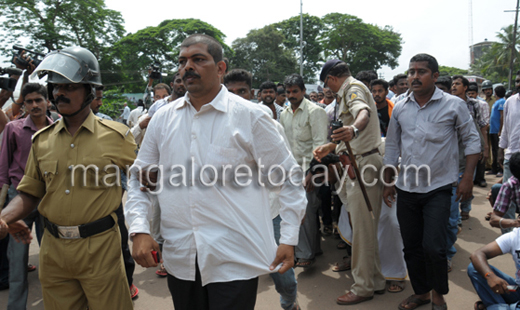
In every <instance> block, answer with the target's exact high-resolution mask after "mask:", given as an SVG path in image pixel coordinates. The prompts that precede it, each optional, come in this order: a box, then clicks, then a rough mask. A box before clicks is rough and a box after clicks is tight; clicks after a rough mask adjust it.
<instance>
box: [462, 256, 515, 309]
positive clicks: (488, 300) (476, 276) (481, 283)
mask: <svg viewBox="0 0 520 310" xmlns="http://www.w3.org/2000/svg"><path fill="white" fill-rule="evenodd" d="M489 267H491V270H492V271H493V273H494V274H495V275H497V276H498V277H500V278H502V279H504V280H506V282H507V283H509V284H511V285H516V282H515V279H513V278H512V277H510V276H509V275H507V274H505V273H503V272H502V271H500V270H499V269H497V268H495V267H494V266H491V265H489ZM468 277H469V279H470V280H471V284H473V287H474V288H475V291H476V292H477V294H478V297H480V300H482V302H483V303H484V305H485V306H486V307H487V309H515V308H516V305H517V303H518V301H520V290H517V291H516V292H510V293H509V294H503V295H499V294H497V293H495V292H493V291H491V288H490V287H489V285H488V283H487V280H486V279H485V278H484V277H483V276H482V275H481V274H480V273H478V271H477V270H476V269H475V267H474V266H473V264H472V263H470V264H469V266H468ZM508 305H511V306H512V307H508Z"/></svg>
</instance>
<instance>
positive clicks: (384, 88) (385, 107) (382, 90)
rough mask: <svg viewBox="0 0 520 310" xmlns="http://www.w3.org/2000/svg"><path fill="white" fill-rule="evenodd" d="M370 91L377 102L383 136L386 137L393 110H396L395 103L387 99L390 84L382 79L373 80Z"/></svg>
mask: <svg viewBox="0 0 520 310" xmlns="http://www.w3.org/2000/svg"><path fill="white" fill-rule="evenodd" d="M370 91H371V92H372V96H373V97H374V101H375V102H376V107H377V115H378V116H379V126H380V127H381V135H382V136H383V137H386V131H387V129H388V123H390V116H392V110H393V109H394V103H393V102H392V101H390V100H389V99H388V98H386V96H387V95H388V82H387V81H385V80H380V79H377V80H373V81H372V82H370Z"/></svg>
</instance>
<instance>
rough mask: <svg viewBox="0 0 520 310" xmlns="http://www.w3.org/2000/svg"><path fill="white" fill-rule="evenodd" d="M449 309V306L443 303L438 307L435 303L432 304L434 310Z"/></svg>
mask: <svg viewBox="0 0 520 310" xmlns="http://www.w3.org/2000/svg"><path fill="white" fill-rule="evenodd" d="M447 309H448V304H446V303H443V304H442V305H436V304H434V303H432V310H447Z"/></svg>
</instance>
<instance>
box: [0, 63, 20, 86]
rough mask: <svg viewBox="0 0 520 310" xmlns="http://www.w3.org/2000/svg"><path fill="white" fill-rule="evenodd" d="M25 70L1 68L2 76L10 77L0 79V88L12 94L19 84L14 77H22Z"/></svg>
mask: <svg viewBox="0 0 520 310" xmlns="http://www.w3.org/2000/svg"><path fill="white" fill-rule="evenodd" d="M22 72H23V70H20V69H18V68H1V67H0V75H4V74H8V75H9V77H8V78H7V77H0V88H2V89H5V90H7V91H10V92H14V89H15V88H16V83H17V82H18V81H17V80H16V79H13V78H12V77H11V76H12V75H18V76H20V75H22Z"/></svg>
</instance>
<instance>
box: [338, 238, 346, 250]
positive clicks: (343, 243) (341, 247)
mask: <svg viewBox="0 0 520 310" xmlns="http://www.w3.org/2000/svg"><path fill="white" fill-rule="evenodd" d="M347 246H348V245H347V243H346V242H345V241H343V240H341V241H340V242H339V243H338V245H336V248H337V249H338V250H344V249H346V248H347Z"/></svg>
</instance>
